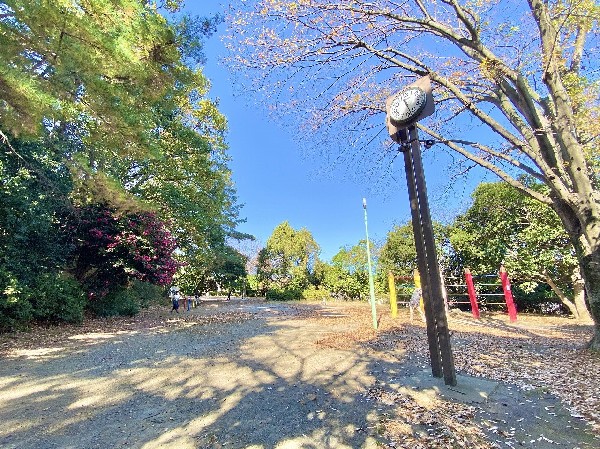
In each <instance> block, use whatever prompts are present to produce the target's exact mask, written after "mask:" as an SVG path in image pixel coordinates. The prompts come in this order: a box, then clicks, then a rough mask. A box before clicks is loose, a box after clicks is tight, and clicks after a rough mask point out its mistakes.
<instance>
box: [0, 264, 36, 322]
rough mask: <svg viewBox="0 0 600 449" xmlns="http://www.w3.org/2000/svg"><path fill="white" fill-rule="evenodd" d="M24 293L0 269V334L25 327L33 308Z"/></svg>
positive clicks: (14, 281)
mask: <svg viewBox="0 0 600 449" xmlns="http://www.w3.org/2000/svg"><path fill="white" fill-rule="evenodd" d="M24 290H25V291H24ZM25 293H26V289H25V288H22V287H21V286H19V284H18V282H17V280H16V279H15V278H14V277H13V276H11V275H10V274H9V273H7V272H6V271H4V270H2V269H0V332H12V331H14V330H17V329H22V328H25V327H27V324H28V323H29V321H30V320H31V318H32V312H33V308H32V307H31V304H30V303H29V301H28V300H27V298H26V294H25Z"/></svg>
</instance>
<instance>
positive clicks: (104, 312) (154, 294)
mask: <svg viewBox="0 0 600 449" xmlns="http://www.w3.org/2000/svg"><path fill="white" fill-rule="evenodd" d="M164 293H165V292H164V288H162V287H159V286H157V285H153V284H150V283H148V282H142V281H138V280H134V281H133V282H131V284H130V285H129V286H128V287H117V288H116V289H114V290H113V291H111V292H109V293H108V294H106V295H104V296H100V297H94V296H92V298H91V299H90V301H89V306H88V308H89V310H90V311H91V312H92V313H94V314H95V315H97V316H103V317H108V316H133V315H136V314H137V313H139V311H140V309H145V308H148V307H149V306H150V305H152V304H164V296H165V294H164Z"/></svg>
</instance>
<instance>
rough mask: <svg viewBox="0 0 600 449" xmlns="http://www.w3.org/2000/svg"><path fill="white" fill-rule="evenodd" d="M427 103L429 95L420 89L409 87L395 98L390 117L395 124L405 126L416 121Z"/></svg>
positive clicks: (391, 105)
mask: <svg viewBox="0 0 600 449" xmlns="http://www.w3.org/2000/svg"><path fill="white" fill-rule="evenodd" d="M426 103H427V94H426V93H425V91H424V90H422V89H419V88H418V87H407V88H406V89H403V90H402V91H400V92H399V93H398V95H396V96H395V97H394V99H393V100H392V102H391V104H390V110H389V115H390V119H391V121H392V122H393V123H396V124H399V125H403V124H406V123H409V122H411V121H413V120H415V119H416V118H417V117H418V116H419V114H421V112H423V109H425V104H426Z"/></svg>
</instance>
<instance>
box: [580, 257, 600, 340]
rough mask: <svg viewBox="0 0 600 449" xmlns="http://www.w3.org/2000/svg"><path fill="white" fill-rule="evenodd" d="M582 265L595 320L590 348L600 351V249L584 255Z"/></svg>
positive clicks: (591, 310)
mask: <svg viewBox="0 0 600 449" xmlns="http://www.w3.org/2000/svg"><path fill="white" fill-rule="evenodd" d="M581 265H582V273H583V279H584V281H585V291H586V294H587V298H588V302H589V305H590V314H591V316H592V319H593V320H594V337H593V338H592V341H591V342H590V348H592V349H594V350H596V351H600V250H598V249H596V250H595V251H593V252H592V253H591V254H587V255H584V256H583V257H582V260H581Z"/></svg>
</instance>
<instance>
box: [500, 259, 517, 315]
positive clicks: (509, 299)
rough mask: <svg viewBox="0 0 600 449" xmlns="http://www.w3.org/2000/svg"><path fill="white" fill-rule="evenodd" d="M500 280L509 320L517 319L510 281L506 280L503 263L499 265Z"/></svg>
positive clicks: (506, 275) (506, 274)
mask: <svg viewBox="0 0 600 449" xmlns="http://www.w3.org/2000/svg"><path fill="white" fill-rule="evenodd" d="M500 280H501V281H502V290H504V300H505V301H506V306H507V307H508V316H509V317H510V320H511V321H517V308H516V307H515V301H514V300H513V295H512V292H511V290H510V281H509V280H508V273H507V272H506V268H504V265H500Z"/></svg>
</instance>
